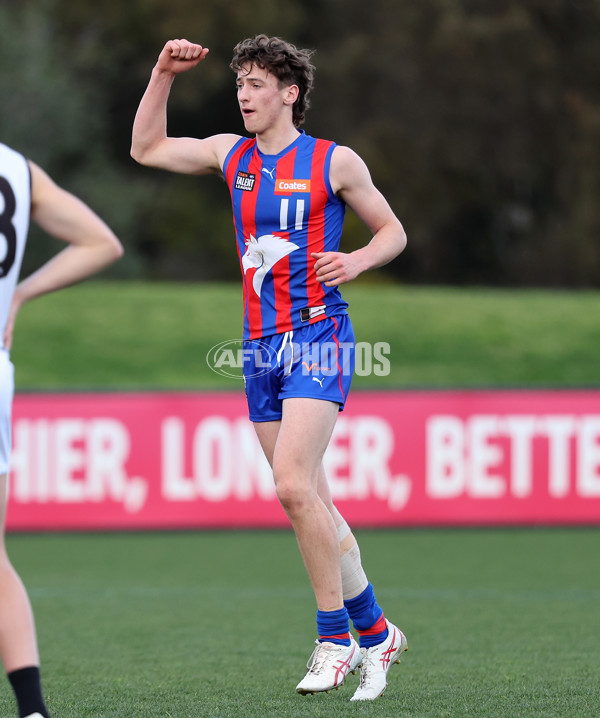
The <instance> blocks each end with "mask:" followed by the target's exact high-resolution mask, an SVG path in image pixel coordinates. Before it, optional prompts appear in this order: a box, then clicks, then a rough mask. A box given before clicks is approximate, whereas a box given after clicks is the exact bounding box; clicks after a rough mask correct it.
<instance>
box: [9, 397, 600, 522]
mask: <svg viewBox="0 0 600 718" xmlns="http://www.w3.org/2000/svg"><path fill="white" fill-rule="evenodd" d="M13 446H14V450H13V457H12V466H11V489H10V498H9V511H8V521H7V527H8V529H9V530H85V529H89V530H104V529H142V528H143V529H155V528H156V529H160V528H214V527H240V528H241V527H280V526H287V525H288V521H287V518H286V516H285V514H284V513H283V511H282V509H281V508H280V506H279V504H278V502H277V499H276V496H275V491H274V487H273V481H272V476H271V472H270V469H269V466H268V464H267V463H266V461H265V459H264V457H263V456H262V452H261V449H260V446H259V444H258V441H257V439H256V437H255V434H254V429H253V427H252V425H251V423H250V422H249V421H248V418H247V413H246V404H245V399H244V396H243V394H242V393H241V392H239V393H238V392H236V393H227V392H223V393H140V394H94V393H88V394H35V395H33V394H21V395H17V396H16V397H15V401H14V410H13ZM325 467H326V471H327V474H328V476H329V480H330V484H331V489H332V494H333V496H334V499H335V502H336V504H337V505H338V507H339V508H340V510H341V511H342V513H343V514H344V515H345V516H346V518H347V520H348V521H349V523H351V525H353V526H356V527H359V526H363V527H375V526H434V525H444V526H451V525H456V526H465V525H518V524H600V391H427V392H421V391H419V392H401V391H390V392H385V393H384V392H381V393H379V392H360V391H354V393H353V394H352V395H351V397H350V400H349V402H348V404H347V407H346V410H345V411H344V412H343V413H342V414H340V417H339V419H338V423H337V426H336V429H335V432H334V435H333V437H332V441H331V444H330V447H329V449H328V451H327V454H326V456H325Z"/></svg>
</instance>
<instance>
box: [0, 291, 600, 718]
mask: <svg viewBox="0 0 600 718" xmlns="http://www.w3.org/2000/svg"><path fill="white" fill-rule="evenodd" d="M345 297H346V298H347V299H348V301H349V302H350V305H351V316H352V318H353V323H354V326H355V330H356V334H357V339H358V340H359V341H371V342H376V341H387V342H389V343H390V346H391V356H390V359H391V374H390V376H389V377H356V379H355V381H354V386H355V387H357V388H361V387H362V388H366V387H375V388H381V389H385V388H387V387H395V388H402V387H406V388H417V387H456V386H461V387H482V386H485V387H489V386H531V387H541V386H544V387H547V386H552V387H579V386H596V387H597V386H599V385H600V378H599V376H600V372H599V371H598V355H599V353H600V293H598V292H589V293H585V292H581V293H569V292H538V291H519V292H508V291H500V290H475V289H473V290H454V289H443V288H439V289H428V288H412V287H400V286H392V285H385V284H377V285H356V286H350V287H348V288H347V289H346V291H345ZM240 323H241V298H240V289H239V287H238V286H237V285H221V284H215V285H197V286H193V285H174V284H171V285H166V284H141V283H130V282H127V283H115V284H110V283H102V282H99V283H88V284H86V285H83V286H79V287H74V288H72V289H70V290H68V291H66V292H62V293H59V294H57V295H53V296H49V297H46V298H44V299H41V300H37V301H35V302H32V303H31V304H30V305H28V306H26V307H25V308H24V309H23V310H22V313H21V316H20V317H19V322H18V326H17V329H16V334H15V342H14V348H13V352H12V359H13V361H14V363H15V365H16V382H17V390H27V389H41V390H46V389H55V390H77V389H101V390H104V389H117V390H122V389H125V390H129V389H137V390H147V389H158V390H163V389H169V390H178V389H214V388H220V389H232V390H237V391H242V386H241V383H239V382H237V381H235V380H231V379H226V378H223V377H220V376H218V375H217V374H214V373H213V372H211V370H210V369H209V367H208V366H207V365H206V360H205V357H206V354H207V352H208V350H209V349H210V348H211V347H212V346H214V345H215V344H217V343H219V342H221V341H224V340H226V339H235V338H238V337H239V336H240ZM359 539H360V542H361V547H362V554H363V558H364V560H365V564H366V566H367V569H368V573H369V576H370V578H371V580H372V581H373V583H374V584H375V586H376V590H377V595H378V597H379V600H380V603H381V604H382V605H383V607H384V609H385V611H386V613H387V615H388V616H389V617H390V618H391V619H392V620H394V621H395V622H397V623H398V624H399V625H400V626H401V627H402V629H403V630H404V631H405V632H406V634H407V636H408V640H409V646H410V650H409V652H408V654H406V657H405V658H404V659H403V663H402V666H400V667H397V666H395V667H394V668H393V669H392V672H391V674H390V679H389V683H390V685H389V688H388V691H387V692H386V695H385V696H384V697H383V698H382V699H381V700H379V701H377V702H375V703H373V704H354V703H350V702H349V698H350V696H351V695H352V693H353V691H354V687H355V685H356V683H357V678H356V677H351V678H350V679H349V680H348V682H347V685H346V686H344V687H343V688H342V689H341V690H340V691H336V692H333V693H332V694H331V695H320V696H309V697H301V696H299V695H297V694H296V693H295V690H294V688H295V685H296V683H297V682H298V681H299V680H300V678H301V677H302V676H303V674H304V670H305V669H304V666H305V663H306V660H307V659H308V657H309V655H310V652H311V650H312V642H313V639H314V611H315V606H314V599H313V597H312V593H311V591H310V588H309V584H308V580H307V578H306V576H305V573H304V569H303V567H302V565H301V561H300V558H299V554H298V551H297V547H296V542H295V539H294V536H293V534H292V533H291V532H289V531H287V532H286V531H280V532H270V533H266V532H254V533H252V532H248V533H246V532H233V533H227V532H215V533H203V532H198V533H165V534H152V533H137V534H135V533H134V534H106V535H102V534H91V535H85V534H73V535H70V534H56V535H10V536H9V537H8V545H9V551H10V553H11V555H12V558H13V561H14V563H15V565H16V566H17V567H18V569H19V571H20V572H21V574H22V576H23V579H24V580H25V582H26V584H27V586H28V588H29V590H30V594H31V598H32V602H33V605H34V610H35V614H36V619H37V624H38V632H39V640H40V647H41V652H42V659H43V669H44V673H43V675H44V689H45V693H46V694H47V696H48V703H49V707H50V709H51V710H52V712H53V716H54V717H55V718H88V717H89V718H113V717H114V718H116V717H118V718H124V717H127V718H187V717H189V718H197V717H199V716H209V717H211V718H213V717H214V718H217V717H218V718H229V717H230V716H231V717H234V716H235V717H236V718H237V717H238V716H239V717H243V718H267V717H271V716H273V717H276V718H288V717H290V718H292V717H293V718H296V717H302V718H304V716H310V718H340V717H341V716H365V717H366V718H371V717H377V718H391V717H392V716H393V717H394V718H397V717H398V716H415V717H421V716H423V717H431V718H433V717H436V718H454V717H455V716H457V717H458V716H469V717H478V716H482V717H486V718H504V717H506V718H520V717H523V718H529V717H531V716H535V717H536V718H538V717H539V718H545V717H550V716H557V717H558V716H560V717H561V718H571V717H579V716H581V717H584V716H585V717H587V716H590V717H591V716H598V715H600V691H599V690H598V666H599V665H600V642H599V641H598V636H599V635H600V610H599V608H598V606H599V605H600V551H599V550H598V546H599V542H600V529H593V528H587V529H581V530H575V529H554V530H550V529H541V528H537V529H511V530H475V529H471V530H464V531H462V530H456V531H449V530H441V529H440V530H431V531H428V530H414V531H402V530H398V531H372V532H369V531H364V532H361V533H360V534H359ZM12 715H14V704H13V698H12V693H11V692H10V690H9V687H8V683H5V687H4V689H1V690H0V716H1V717H4V716H12Z"/></svg>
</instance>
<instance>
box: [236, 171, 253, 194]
mask: <svg viewBox="0 0 600 718" xmlns="http://www.w3.org/2000/svg"><path fill="white" fill-rule="evenodd" d="M255 182H256V175H255V174H252V173H251V172H242V170H240V171H239V172H238V173H237V175H236V176H235V186H234V189H241V190H244V192H252V190H253V189H254V183H255Z"/></svg>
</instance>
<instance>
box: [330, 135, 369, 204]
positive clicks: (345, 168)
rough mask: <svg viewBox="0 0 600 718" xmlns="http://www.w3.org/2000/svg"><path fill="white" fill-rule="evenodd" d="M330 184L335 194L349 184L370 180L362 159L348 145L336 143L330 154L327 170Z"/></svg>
mask: <svg viewBox="0 0 600 718" xmlns="http://www.w3.org/2000/svg"><path fill="white" fill-rule="evenodd" d="M329 177H330V181H331V186H332V187H333V190H334V192H335V193H336V194H337V193H338V192H339V191H340V190H341V189H343V188H348V187H349V186H350V185H355V184H362V183H363V182H365V181H370V174H369V170H368V168H367V165H366V164H365V162H364V160H363V159H362V158H361V157H360V155H359V154H358V153H357V152H355V151H354V150H353V149H351V148H350V147H346V146H345V145H336V146H335V147H334V150H333V152H332V154H331V165H330V170H329Z"/></svg>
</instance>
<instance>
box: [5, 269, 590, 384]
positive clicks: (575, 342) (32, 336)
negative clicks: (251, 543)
mask: <svg viewBox="0 0 600 718" xmlns="http://www.w3.org/2000/svg"><path fill="white" fill-rule="evenodd" d="M344 296H345V298H346V299H347V300H348V301H349V303H350V312H351V316H352V320H353V323H354V327H355V331H356V336H357V340H358V341H365V342H381V341H383V342H388V343H389V344H390V349H391V353H390V356H389V358H390V361H391V372H390V375H389V376H387V377H373V376H364V377H361V376H356V377H355V379H354V383H353V386H354V387H356V388H360V387H363V388H364V387H377V388H382V389H383V388H386V387H398V388H400V387H408V388H415V387H449V386H450V387H456V386H461V387H482V386H484V387H489V386H537V387H540V386H543V387H547V386H556V387H561V386H562V387H565V386H570V387H574V386H598V385H600V371H599V364H598V356H599V355H600V292H551V291H545V292H543V291H504V290H488V289H468V290H467V289H448V288H437V289H432V288H417V287H402V286H399V285H389V284H356V285H349V286H347V287H345V288H344ZM241 312H242V303H241V288H240V286H238V285H237V284H198V285H184V284H159V283H157V284H149V283H145V284H144V283H135V282H121V283H102V282H99V283H94V282H92V283H88V284H84V285H81V286H77V287H73V288H71V289H69V290H67V291H64V292H60V293H57V294H55V295H51V296H48V297H44V298H42V299H38V300H36V301H34V302H31V303H30V304H29V305H26V306H25V307H24V308H23V310H22V311H21V315H20V316H19V320H18V324H17V328H16V331H15V339H14V347H13V351H12V358H13V361H14V363H15V366H16V382H17V390H20V389H22V390H25V389H68V390H73V389H82V388H83V389H86V388H88V389H89V388H97V389H209V388H221V389H232V390H239V391H241V390H242V386H241V381H240V380H236V379H228V378H224V377H221V376H219V375H217V374H215V373H214V372H212V371H211V370H210V368H209V367H208V366H207V364H206V355H207V353H208V351H209V349H210V348H211V347H212V346H214V345H216V344H218V343H219V342H222V341H224V340H228V339H237V338H239V337H240V335H241Z"/></svg>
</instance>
